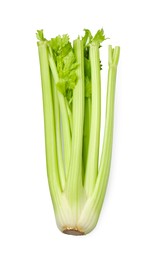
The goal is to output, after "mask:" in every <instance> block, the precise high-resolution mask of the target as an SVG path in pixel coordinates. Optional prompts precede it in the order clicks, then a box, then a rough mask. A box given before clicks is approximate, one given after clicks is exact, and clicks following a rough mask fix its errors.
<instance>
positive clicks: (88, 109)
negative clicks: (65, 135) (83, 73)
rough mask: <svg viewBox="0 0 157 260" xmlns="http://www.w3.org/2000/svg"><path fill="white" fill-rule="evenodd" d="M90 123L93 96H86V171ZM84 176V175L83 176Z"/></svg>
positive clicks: (84, 135) (84, 133)
mask: <svg viewBox="0 0 157 260" xmlns="http://www.w3.org/2000/svg"><path fill="white" fill-rule="evenodd" d="M90 124H91V98H90V97H86V98H85V115H84V131H83V163H84V171H86V164H87V157H88V147H89V136H90ZM83 178H84V176H83Z"/></svg>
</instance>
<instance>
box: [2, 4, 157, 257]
mask: <svg viewBox="0 0 157 260" xmlns="http://www.w3.org/2000/svg"><path fill="white" fill-rule="evenodd" d="M155 3H156V1H155V0H154V1H153V0H149V1H142V0H138V1H137V0H132V1H126V0H119V1H116V0H109V1H101V0H97V1H72V0H66V1H63V0H62V1H59V0H57V1H53V0H51V1H49V0H44V1H41V0H38V1H36V0H34V1H33V0H31V1H30V0H27V1H20V0H14V1H11V0H8V1H7V0H6V1H1V4H0V259H2V260H10V259H16V260H21V259H22V260H25V259H27V260H28V259H29V260H36V259H38V260H40V259H42V260H43V259H44V260H50V259H65V260H66V259H68V260H71V259H76V260H77V259H100V260H101V259H106V260H115V259H116V260H117V259H120V260H126V259H127V260H132V259H134V260H139V259H142V260H147V259H151V260H156V259H157V77H156V75H157V29H156V24H157V16H156V6H155ZM101 27H103V28H104V30H105V33H106V36H108V37H110V38H111V40H109V41H108V43H105V44H104V45H103V46H104V47H103V50H102V53H103V52H104V54H102V55H103V57H105V61H104V58H102V63H103V64H105V62H106V63H107V61H106V59H107V56H106V55H107V45H108V44H109V43H110V44H111V43H112V44H113V45H115V44H118V45H120V46H121V57H120V62H119V68H118V77H117V88H116V102H115V127H114V146H113V157H112V167H111V175H110V181H109V185H108V190H107V194H106V199H105V203H104V207H103V210H102V214H101V217H100V220H99V223H98V225H97V227H96V229H95V230H94V231H93V232H92V233H90V234H89V235H87V236H84V237H73V236H67V235H63V234H62V233H60V232H59V231H58V229H57V227H56V224H55V219H54V214H53V208H52V204H51V199H50V195H49V190H48V185H47V177H46V166H45V152H44V130H43V114H42V96H41V84H40V73H39V63H38V52H37V46H36V39H35V31H36V30H37V29H41V28H43V29H45V34H46V36H47V37H51V36H56V34H62V33H69V34H71V35H72V37H77V35H78V34H80V33H81V32H82V29H83V28H89V29H91V30H92V31H93V32H95V31H96V30H97V29H99V28H101ZM103 68H104V72H103V73H104V75H106V74H105V73H106V72H107V67H106V66H105V65H104V67H103ZM104 78H105V77H104ZM105 84H106V82H104V83H103V86H102V88H103V90H104V91H103V94H104V95H103V100H105ZM102 103H103V113H102V118H104V115H105V103H104V102H102Z"/></svg>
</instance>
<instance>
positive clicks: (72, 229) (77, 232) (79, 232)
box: [63, 228, 85, 236]
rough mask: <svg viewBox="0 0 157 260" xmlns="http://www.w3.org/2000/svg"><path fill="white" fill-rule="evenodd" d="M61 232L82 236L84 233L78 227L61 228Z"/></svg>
mask: <svg viewBox="0 0 157 260" xmlns="http://www.w3.org/2000/svg"><path fill="white" fill-rule="evenodd" d="M63 233H64V234H67V235H72V236H83V235H85V233H84V232H82V231H80V230H78V229H75V228H66V229H64V230H63Z"/></svg>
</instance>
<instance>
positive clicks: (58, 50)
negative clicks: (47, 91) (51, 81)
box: [49, 34, 78, 103]
mask: <svg viewBox="0 0 157 260" xmlns="http://www.w3.org/2000/svg"><path fill="white" fill-rule="evenodd" d="M49 47H50V54H51V55H53V57H54V60H55V62H56V67H57V71H58V76H59V81H58V83H57V88H58V90H59V91H60V92H61V93H62V94H63V95H64V96H66V98H67V100H68V102H69V103H70V102H71V101H72V95H73V89H74V87H75V85H76V81H77V75H76V68H77V66H78V64H77V63H76V58H75V55H74V52H73V48H72V45H71V43H70V41H69V36H68V35H67V34H65V35H63V36H62V37H61V36H60V35H59V36H57V37H56V38H52V39H51V40H50V41H49Z"/></svg>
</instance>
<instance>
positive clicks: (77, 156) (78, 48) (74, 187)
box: [66, 39, 84, 217]
mask: <svg viewBox="0 0 157 260" xmlns="http://www.w3.org/2000/svg"><path fill="white" fill-rule="evenodd" d="M74 52H75V55H76V59H77V62H78V64H79V66H78V68H77V75H78V81H77V84H76V86H75V89H74V91H73V108H72V113H73V116H72V120H73V129H72V149H71V159H70V166H69V174H68V179H67V189H66V191H67V196H68V199H69V202H70V204H71V206H72V207H74V210H73V213H74V215H75V217H77V214H78V207H79V205H78V204H79V200H80V198H81V195H82V194H81V189H82V145H83V121H84V57H83V42H82V40H80V39H77V40H75V41H74Z"/></svg>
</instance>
